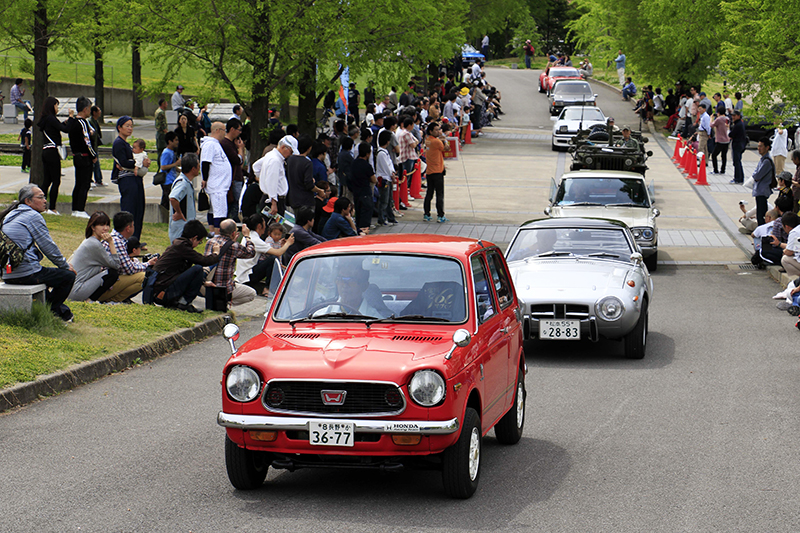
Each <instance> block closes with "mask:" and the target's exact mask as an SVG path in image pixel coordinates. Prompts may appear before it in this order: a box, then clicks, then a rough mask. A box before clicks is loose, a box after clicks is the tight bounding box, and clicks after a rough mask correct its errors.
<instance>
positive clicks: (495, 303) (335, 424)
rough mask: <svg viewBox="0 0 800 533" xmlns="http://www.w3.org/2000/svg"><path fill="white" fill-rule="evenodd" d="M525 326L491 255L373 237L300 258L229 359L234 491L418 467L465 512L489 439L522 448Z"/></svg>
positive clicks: (445, 242) (450, 244) (451, 240)
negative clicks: (269, 481) (288, 475)
mask: <svg viewBox="0 0 800 533" xmlns="http://www.w3.org/2000/svg"><path fill="white" fill-rule="evenodd" d="M521 320H522V313H521V310H520V307H519V305H518V301H517V296H516V293H515V291H514V287H513V285H512V283H511V278H510V274H509V272H508V266H507V265H506V262H505V259H504V257H503V254H502V253H501V251H500V250H499V249H498V248H497V247H496V246H494V245H493V244H491V243H489V242H481V241H475V240H472V239H465V238H459V237H448V236H443V235H377V236H369V237H352V238H349V239H337V240H335V241H329V242H326V243H322V244H319V245H317V246H314V247H311V248H308V249H306V250H304V251H302V252H300V253H298V254H297V255H296V256H295V257H293V258H292V261H291V263H290V264H289V267H288V270H287V272H286V274H285V276H284V279H283V280H282V282H281V285H280V286H279V288H278V292H277V294H276V295H275V298H274V301H273V303H272V305H271V308H270V311H269V313H268V314H267V319H266V321H265V323H264V326H263V330H262V332H261V333H260V334H259V335H257V336H255V337H254V338H252V339H250V340H249V341H248V342H246V343H245V344H243V345H242V346H241V347H240V348H239V349H238V350H237V349H235V347H234V346H233V345H232V351H233V355H232V356H231V357H230V359H229V360H228V362H227V363H226V364H225V366H224V369H223V372H222V384H223V386H222V411H221V412H220V413H219V415H218V417H217V422H218V423H219V424H220V425H222V426H224V427H225V428H226V431H227V437H226V441H225V463H226V467H227V472H228V478H229V479H230V482H231V483H232V484H233V486H234V487H236V488H237V489H242V490H246V489H253V488H256V487H259V486H260V485H261V484H262V483H263V482H264V479H265V476H266V475H267V471H268V469H269V467H270V466H271V467H273V468H279V469H287V470H290V471H292V470H295V469H298V468H305V467H331V468H347V467H354V468H374V469H378V470H395V469H400V468H403V467H405V466H415V465H417V466H422V467H425V468H438V469H441V471H442V480H443V484H444V489H445V492H446V493H447V494H448V495H450V496H452V497H456V498H468V497H469V496H471V495H472V494H473V493H474V492H475V489H476V488H477V486H478V481H479V479H480V468H481V466H482V465H483V464H484V462H483V461H482V457H481V454H482V445H481V440H482V437H483V436H484V435H486V433H488V432H489V431H490V429H491V428H493V427H494V434H495V436H496V437H497V440H498V441H500V442H501V443H503V444H515V443H516V442H517V441H519V439H520V437H521V436H522V431H523V426H524V422H525V394H526V392H525V373H526V366H525V357H524V354H523V350H522V322H521ZM226 328H230V329H231V330H232V331H227V332H225V336H226V337H228V338H231V339H232V338H234V337H235V336H236V335H237V334H238V333H237V331H236V330H235V328H236V327H235V326H233V327H230V326H226ZM522 460H523V459H522V458H515V459H514V461H515V462H519V461H522Z"/></svg>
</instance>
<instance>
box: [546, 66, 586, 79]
mask: <svg viewBox="0 0 800 533" xmlns="http://www.w3.org/2000/svg"><path fill="white" fill-rule="evenodd" d="M550 77H551V78H569V77H575V78H580V77H581V75H580V74H579V73H578V70H577V69H574V68H551V69H550Z"/></svg>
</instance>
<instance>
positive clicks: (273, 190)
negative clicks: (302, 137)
mask: <svg viewBox="0 0 800 533" xmlns="http://www.w3.org/2000/svg"><path fill="white" fill-rule="evenodd" d="M293 154H294V155H299V154H300V152H299V151H298V150H297V139H295V138H294V136H292V135H286V136H284V137H283V138H281V140H280V141H278V146H277V148H275V149H274V150H270V151H269V152H267V155H265V156H264V157H263V158H262V159H263V162H262V164H261V172H260V174H259V179H258V185H259V187H261V192H262V193H264V197H265V199H266V203H267V205H269V206H270V209H269V214H270V215H281V216H283V214H284V213H285V212H286V194H287V193H288V192H289V182H288V181H287V180H286V171H285V167H284V165H285V161H286V159H287V158H288V157H289V156H291V155H293Z"/></svg>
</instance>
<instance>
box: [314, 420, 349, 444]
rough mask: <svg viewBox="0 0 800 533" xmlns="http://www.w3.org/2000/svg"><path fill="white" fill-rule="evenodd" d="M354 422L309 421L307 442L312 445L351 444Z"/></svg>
mask: <svg viewBox="0 0 800 533" xmlns="http://www.w3.org/2000/svg"><path fill="white" fill-rule="evenodd" d="M354 437H355V424H353V423H347V422H309V423H308V442H309V443H311V444H312V445H314V446H353V439H354Z"/></svg>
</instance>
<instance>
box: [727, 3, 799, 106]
mask: <svg viewBox="0 0 800 533" xmlns="http://www.w3.org/2000/svg"><path fill="white" fill-rule="evenodd" d="M788 7H789V6H787V5H786V4H779V3H778V2H775V1H774V0H737V1H736V2H732V1H723V2H722V3H721V8H722V13H723V14H724V15H725V19H726V20H727V24H726V27H727V28H726V42H725V44H724V54H723V59H722V61H721V62H720V69H721V70H722V71H723V72H724V73H725V75H726V76H727V78H728V80H729V81H730V83H731V85H732V86H733V87H734V88H736V89H738V90H741V91H742V92H743V93H745V94H748V95H751V96H752V101H753V105H754V107H755V108H756V109H757V110H758V111H760V112H762V113H766V112H767V108H768V107H769V105H770V104H772V103H773V102H774V101H776V100H777V101H788V102H793V103H798V102H800V69H798V67H800V55H798V53H799V52H800V27H798V25H797V24H796V23H795V22H796V21H795V20H794V17H793V15H794V14H795V11H794V10H793V9H791V8H789V11H786V9H787V8H788Z"/></svg>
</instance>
